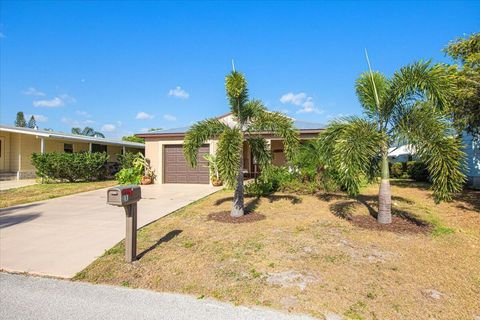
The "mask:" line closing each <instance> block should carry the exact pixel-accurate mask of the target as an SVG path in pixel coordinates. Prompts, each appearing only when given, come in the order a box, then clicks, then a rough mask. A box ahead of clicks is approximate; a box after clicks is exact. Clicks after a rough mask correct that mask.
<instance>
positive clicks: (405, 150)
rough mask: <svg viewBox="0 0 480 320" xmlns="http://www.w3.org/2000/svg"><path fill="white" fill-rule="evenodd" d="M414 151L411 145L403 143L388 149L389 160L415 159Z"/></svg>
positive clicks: (405, 160)
mask: <svg viewBox="0 0 480 320" xmlns="http://www.w3.org/2000/svg"><path fill="white" fill-rule="evenodd" d="M413 156H414V152H413V149H412V147H411V146H409V145H403V146H397V147H391V148H389V149H388V162H390V163H395V162H408V161H411V160H413Z"/></svg>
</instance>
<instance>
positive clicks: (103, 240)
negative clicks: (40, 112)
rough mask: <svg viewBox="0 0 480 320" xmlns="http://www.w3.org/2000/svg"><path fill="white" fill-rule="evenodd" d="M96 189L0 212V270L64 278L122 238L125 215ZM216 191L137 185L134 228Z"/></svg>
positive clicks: (199, 188) (184, 185)
mask: <svg viewBox="0 0 480 320" xmlns="http://www.w3.org/2000/svg"><path fill="white" fill-rule="evenodd" d="M106 190H107V189H100V190H95V191H90V192H84V193H79V194H76V195H71V196H66V197H62V198H57V199H52V200H47V201H40V202H35V203H30V204H25V205H19V206H15V207H10V208H6V209H1V211H0V268H1V269H4V270H7V271H15V272H29V273H34V274H40V275H50V276H57V277H64V278H70V277H72V276H74V275H75V274H76V273H77V272H79V271H81V270H82V269H84V268H85V267H86V266H88V265H89V264H90V263H91V262H92V261H93V260H95V258H97V257H99V256H100V255H102V254H103V253H104V252H105V250H107V249H109V248H111V247H112V246H114V245H115V244H116V243H118V242H119V241H120V240H122V239H123V238H124V237H125V213H124V211H123V209H122V208H118V207H113V206H109V205H107V204H106V193H107V192H106ZM216 190H218V188H214V187H211V186H208V185H190V184H189V185H187V184H164V185H150V186H142V198H143V199H142V200H141V201H140V202H139V203H138V227H139V228H140V227H141V226H144V225H146V224H148V223H150V222H152V221H155V220H157V219H158V218H161V217H163V216H165V215H167V214H169V213H171V212H173V211H175V210H177V209H179V208H181V207H184V206H186V205H187V204H189V203H191V202H193V201H196V200H198V199H201V198H203V197H205V196H207V195H209V194H211V193H213V192H215V191H216Z"/></svg>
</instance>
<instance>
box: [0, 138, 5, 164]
mask: <svg viewBox="0 0 480 320" xmlns="http://www.w3.org/2000/svg"><path fill="white" fill-rule="evenodd" d="M0 171H5V138H3V137H0Z"/></svg>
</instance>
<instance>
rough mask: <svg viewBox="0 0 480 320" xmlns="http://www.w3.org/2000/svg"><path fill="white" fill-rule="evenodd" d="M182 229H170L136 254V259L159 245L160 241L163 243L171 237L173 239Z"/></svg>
mask: <svg viewBox="0 0 480 320" xmlns="http://www.w3.org/2000/svg"><path fill="white" fill-rule="evenodd" d="M182 232H183V230H173V231H170V232H169V233H167V234H166V235H164V236H163V237H161V238H160V239H159V240H158V241H157V242H155V244H153V245H152V246H150V247H149V248H148V249H145V250H144V251H142V252H140V253H139V254H138V255H137V260H140V259H141V258H142V257H143V256H144V255H146V254H147V253H149V252H150V251H152V250H154V249H155V248H156V247H158V246H159V245H161V244H162V243H165V242H168V241H170V240H172V239H174V238H175V237H177V236H178V235H179V234H180V233H182Z"/></svg>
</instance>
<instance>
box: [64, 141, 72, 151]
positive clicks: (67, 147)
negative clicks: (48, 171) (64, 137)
mask: <svg viewBox="0 0 480 320" xmlns="http://www.w3.org/2000/svg"><path fill="white" fill-rule="evenodd" d="M63 151H64V152H65V153H73V144H72V143H64V144H63Z"/></svg>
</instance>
